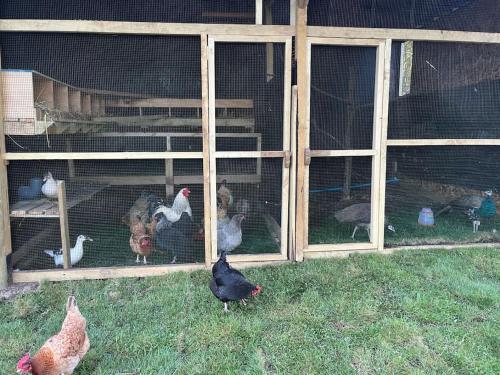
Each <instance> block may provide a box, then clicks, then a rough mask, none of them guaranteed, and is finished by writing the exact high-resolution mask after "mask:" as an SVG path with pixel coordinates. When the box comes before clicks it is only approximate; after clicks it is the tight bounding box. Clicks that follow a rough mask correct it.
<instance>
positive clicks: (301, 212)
mask: <svg viewBox="0 0 500 375" xmlns="http://www.w3.org/2000/svg"><path fill="white" fill-rule="evenodd" d="M295 29H296V34H295V35H296V37H295V46H296V47H295V51H296V58H297V99H298V123H299V127H298V149H297V223H296V226H297V227H296V229H297V235H296V244H297V245H296V246H297V247H296V258H295V259H296V260H297V261H299V262H301V261H302V260H303V259H304V248H305V247H306V245H307V238H306V233H307V232H306V226H307V207H306V189H307V177H308V176H307V174H308V167H307V166H306V164H305V150H306V148H307V147H309V141H308V123H307V118H308V113H307V112H308V95H309V94H308V87H309V84H308V82H309V73H308V70H309V67H308V60H309V58H308V47H307V7H304V8H299V7H298V8H297V15H296V24H295Z"/></svg>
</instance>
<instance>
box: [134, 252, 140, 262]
mask: <svg viewBox="0 0 500 375" xmlns="http://www.w3.org/2000/svg"><path fill="white" fill-rule="evenodd" d="M135 262H136V263H141V260H140V259H139V254H137V257H136V258H135Z"/></svg>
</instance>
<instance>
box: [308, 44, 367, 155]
mask: <svg viewBox="0 0 500 375" xmlns="http://www.w3.org/2000/svg"><path fill="white" fill-rule="evenodd" d="M376 56H377V50H376V48H374V47H350V46H349V47H344V46H331V45H313V46H312V48H311V91H310V92H311V95H310V98H311V99H310V101H311V104H310V108H311V109H310V110H311V114H310V147H311V149H313V150H349V149H370V148H372V136H373V103H374V91H375V66H376V58H377V57H376Z"/></svg>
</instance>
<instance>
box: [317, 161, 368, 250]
mask: <svg viewBox="0 0 500 375" xmlns="http://www.w3.org/2000/svg"><path fill="white" fill-rule="evenodd" d="M371 182H372V158H371V157H354V158H351V157H342V158H340V157H339V158H313V159H312V161H311V164H310V166H309V231H308V232H309V244H310V245H315V244H338V243H351V242H370V236H369V235H370V222H371V206H372V202H371V196H372V187H371Z"/></svg>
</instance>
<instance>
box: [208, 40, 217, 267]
mask: <svg viewBox="0 0 500 375" xmlns="http://www.w3.org/2000/svg"><path fill="white" fill-rule="evenodd" d="M215 94H216V93H215V41H214V39H212V38H208V109H209V110H208V116H209V117H208V129H209V131H208V139H209V156H210V172H209V176H210V262H212V259H214V258H215V257H216V256H217V168H216V166H217V158H216V157H215V151H216V150H215V142H216V126H215Z"/></svg>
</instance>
